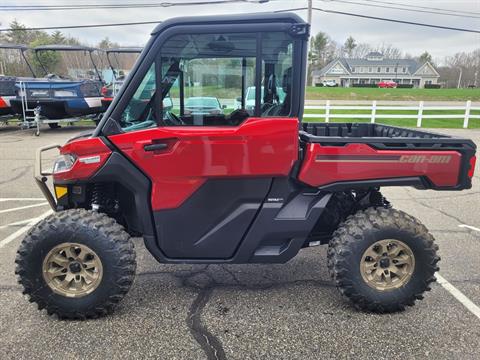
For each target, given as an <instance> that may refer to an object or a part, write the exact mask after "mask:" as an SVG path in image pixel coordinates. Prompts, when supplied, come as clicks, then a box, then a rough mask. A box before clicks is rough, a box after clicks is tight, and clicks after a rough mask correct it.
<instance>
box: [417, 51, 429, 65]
mask: <svg viewBox="0 0 480 360" xmlns="http://www.w3.org/2000/svg"><path fill="white" fill-rule="evenodd" d="M417 61H418V62H419V63H420V64H422V65H423V64H425V63H427V62H428V63H430V64H433V59H432V55H430V54H429V53H428V51H424V52H423V53H422V55H420V56H419V57H418V59H417Z"/></svg>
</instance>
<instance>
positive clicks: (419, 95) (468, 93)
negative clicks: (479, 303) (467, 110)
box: [306, 86, 480, 101]
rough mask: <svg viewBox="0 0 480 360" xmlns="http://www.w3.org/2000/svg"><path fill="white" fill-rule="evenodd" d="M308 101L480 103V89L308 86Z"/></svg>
mask: <svg viewBox="0 0 480 360" xmlns="http://www.w3.org/2000/svg"><path fill="white" fill-rule="evenodd" d="M306 99H307V100H396V101H421V100H424V101H467V100H472V101H480V89H379V88H341V87H335V88H333V87H313V86H308V87H307V92H306Z"/></svg>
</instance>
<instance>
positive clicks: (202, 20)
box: [152, 12, 305, 35]
mask: <svg viewBox="0 0 480 360" xmlns="http://www.w3.org/2000/svg"><path fill="white" fill-rule="evenodd" d="M275 22H289V23H292V24H305V21H304V20H303V19H302V18H301V17H300V16H298V15H297V14H294V13H290V12H285V13H274V12H265V13H253V14H234V15H209V16H185V17H175V18H171V19H168V20H165V21H163V22H161V23H160V24H158V25H157V26H156V27H155V29H154V30H153V31H152V35H156V34H158V33H159V32H161V31H163V30H164V29H166V28H169V27H171V26H175V25H208V24H212V25H214V24H215V25H217V24H233V23H235V24H249V23H275Z"/></svg>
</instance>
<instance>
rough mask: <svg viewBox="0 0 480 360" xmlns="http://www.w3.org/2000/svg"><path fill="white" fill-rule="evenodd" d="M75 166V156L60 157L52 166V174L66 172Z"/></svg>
mask: <svg viewBox="0 0 480 360" xmlns="http://www.w3.org/2000/svg"><path fill="white" fill-rule="evenodd" d="M73 164H75V156H73V155H71V154H65V155H60V156H59V157H57V159H56V160H55V163H54V164H53V173H54V174H58V173H61V172H65V171H68V170H70V169H71V168H72V166H73Z"/></svg>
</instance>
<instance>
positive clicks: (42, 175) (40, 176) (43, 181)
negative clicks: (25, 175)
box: [34, 144, 60, 211]
mask: <svg viewBox="0 0 480 360" xmlns="http://www.w3.org/2000/svg"><path fill="white" fill-rule="evenodd" d="M59 148H60V145H58V144H54V145H47V146H43V147H41V148H39V149H38V150H37V153H36V156H35V175H34V176H35V182H36V183H37V185H38V187H39V188H40V190H41V191H42V194H43V196H45V198H46V199H47V201H48V203H49V205H50V207H51V208H52V209H53V211H57V201H56V200H55V197H54V196H53V194H52V193H51V191H50V189H49V188H48V185H47V181H48V177H49V176H52V173H51V172H45V171H43V170H42V153H43V152H45V151H48V150H51V149H59Z"/></svg>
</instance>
